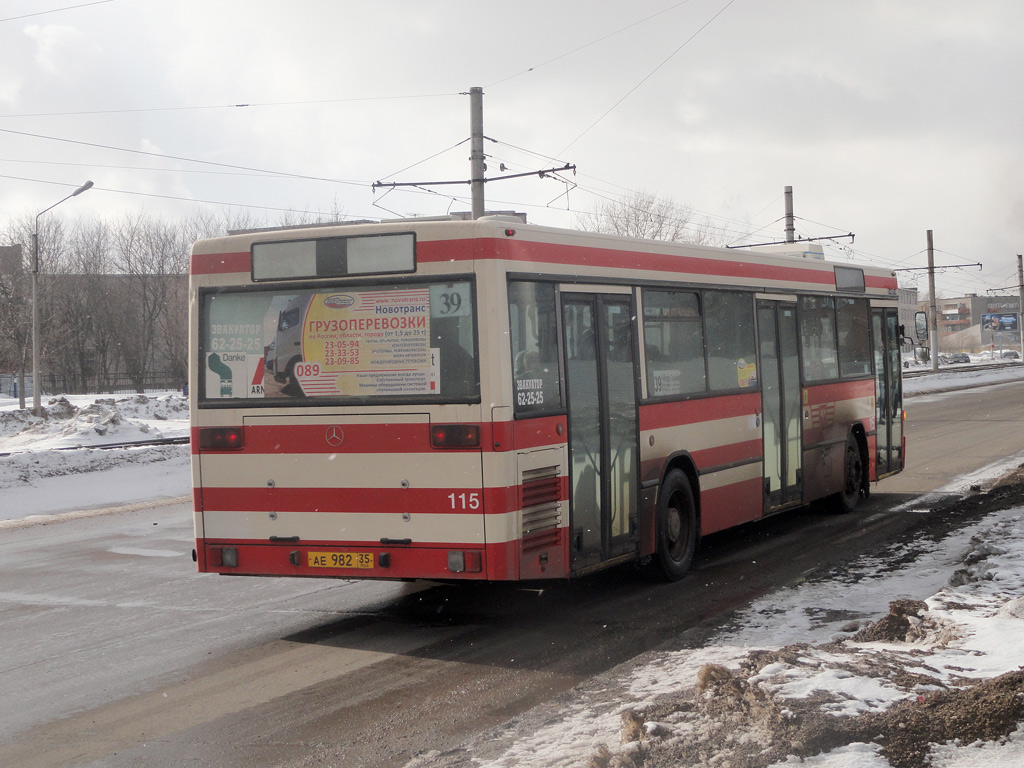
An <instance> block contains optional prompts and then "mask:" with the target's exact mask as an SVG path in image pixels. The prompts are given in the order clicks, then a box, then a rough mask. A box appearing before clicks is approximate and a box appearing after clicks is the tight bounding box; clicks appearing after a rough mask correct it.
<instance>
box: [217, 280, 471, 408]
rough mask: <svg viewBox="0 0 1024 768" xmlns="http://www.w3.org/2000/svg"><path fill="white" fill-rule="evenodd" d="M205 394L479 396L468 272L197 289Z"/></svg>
mask: <svg viewBox="0 0 1024 768" xmlns="http://www.w3.org/2000/svg"><path fill="white" fill-rule="evenodd" d="M200 323H201V331H200V340H201V345H202V349H201V351H200V354H201V355H202V363H203V366H202V370H203V372H204V375H202V376H200V387H201V389H202V396H203V399H204V400H205V401H207V402H209V401H218V400H238V399H245V400H249V401H251V403H252V404H254V405H255V404H257V402H266V403H274V404H278V405H280V404H281V401H282V400H307V399H316V398H322V399H325V400H326V399H330V400H338V399H353V398H354V399H373V400H376V399H384V398H388V399H396V398H397V399H409V398H416V399H421V398H427V399H437V400H439V401H452V400H455V401H464V400H467V399H474V398H477V397H478V396H479V390H480V388H479V382H478V372H477V364H476V357H475V350H476V330H475V312H474V307H473V290H472V285H471V284H470V283H469V282H468V281H462V282H451V283H431V284H404V285H379V286H360V287H358V288H356V287H352V288H348V287H346V288H341V289H337V290H324V289H322V288H318V289H309V290H301V291H299V290H290V291H289V290H282V289H280V288H279V289H277V290H262V291H244V292H243V291H239V292H212V291H211V292H209V293H204V294H202V310H201V314H200Z"/></svg>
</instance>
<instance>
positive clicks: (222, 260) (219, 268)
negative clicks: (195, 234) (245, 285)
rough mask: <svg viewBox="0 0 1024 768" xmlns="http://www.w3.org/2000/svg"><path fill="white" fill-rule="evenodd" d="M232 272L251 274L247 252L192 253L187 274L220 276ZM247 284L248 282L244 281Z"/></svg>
mask: <svg viewBox="0 0 1024 768" xmlns="http://www.w3.org/2000/svg"><path fill="white" fill-rule="evenodd" d="M232 272H245V273H246V274H249V273H251V272H252V262H251V261H250V259H249V252H248V251H244V252H242V253H193V254H192V260H191V262H190V264H189V274H192V275H220V274H228V273H232ZM246 282H248V281H246Z"/></svg>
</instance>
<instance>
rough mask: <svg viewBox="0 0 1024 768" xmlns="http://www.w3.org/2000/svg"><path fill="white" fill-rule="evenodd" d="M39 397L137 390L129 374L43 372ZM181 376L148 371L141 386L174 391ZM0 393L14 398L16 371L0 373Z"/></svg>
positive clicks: (27, 386)
mask: <svg viewBox="0 0 1024 768" xmlns="http://www.w3.org/2000/svg"><path fill="white" fill-rule="evenodd" d="M40 381H41V382H42V389H41V390H40V391H41V393H42V396H43V397H52V396H54V395H93V394H95V395H130V394H134V393H135V392H137V391H138V389H137V387H136V385H135V382H134V380H133V377H131V376H128V374H112V375H109V376H103V377H96V378H86V379H85V380H84V381H83V380H82V379H80V378H78V377H70V376H59V375H56V374H44V375H42V376H41V377H40ZM185 383H186V382H185V379H184V377H183V376H181V375H180V374H175V373H169V372H159V373H150V374H147V375H146V376H144V377H143V378H142V389H143V390H144V391H145V392H154V391H164V390H169V389H170V390H178V391H183V390H184V387H185ZM0 394H2V395H7V396H8V397H18V377H17V375H16V374H6V373H4V374H0ZM25 397H32V377H31V376H26V377H25Z"/></svg>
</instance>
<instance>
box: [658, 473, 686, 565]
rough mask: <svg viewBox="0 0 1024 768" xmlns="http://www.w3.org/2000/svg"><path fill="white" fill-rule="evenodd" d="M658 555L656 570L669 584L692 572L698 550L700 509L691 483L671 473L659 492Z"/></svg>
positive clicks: (680, 475)
mask: <svg viewBox="0 0 1024 768" xmlns="http://www.w3.org/2000/svg"><path fill="white" fill-rule="evenodd" d="M655 524H656V526H657V530H656V537H657V552H656V553H655V557H654V563H652V565H653V566H656V568H657V571H656V572H657V573H658V574H659V575H660V576H662V577H663V578H665V579H667V580H669V581H678V580H679V579H681V578H683V576H685V575H686V572H687V571H688V570H690V564H691V563H692V562H693V555H694V553H695V552H696V550H697V505H696V503H695V502H694V498H693V486H691V485H690V479H689V478H688V477H687V476H686V474H685V473H684V472H683V471H682V470H679V469H673V470H671V471H670V472H669V473H668V474H667V475H666V476H665V481H664V482H663V483H662V485H661V490H660V491H659V492H658V511H657V519H656V522H655Z"/></svg>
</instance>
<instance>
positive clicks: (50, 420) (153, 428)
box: [0, 394, 188, 452]
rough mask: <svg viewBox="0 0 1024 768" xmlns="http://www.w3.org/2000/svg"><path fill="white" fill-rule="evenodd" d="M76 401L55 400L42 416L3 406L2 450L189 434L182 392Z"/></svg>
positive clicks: (0, 425)
mask: <svg viewBox="0 0 1024 768" xmlns="http://www.w3.org/2000/svg"><path fill="white" fill-rule="evenodd" d="M83 400H84V398H76V401H77V404H76V403H75V402H72V401H71V400H69V399H68V398H67V397H56V398H53V399H51V400H50V401H49V402H48V403H46V405H45V406H44V407H43V411H44V415H43V416H39V417H37V416H33V415H32V414H31V412H30V411H28V410H14V409H6V410H0V452H13V451H19V450H52V449H54V448H69V447H87V446H93V445H104V444H109V443H129V442H139V441H144V440H157V439H162V438H165V437H180V436H185V435H187V434H188V401H187V400H186V399H185V398H184V397H183V396H181V395H177V394H174V395H170V394H168V395H164V396H161V397H149V396H147V395H133V396H131V397H124V398H120V399H118V398H114V397H106V398H104V397H100V398H96V397H95V396H92V398H91V400H92V401H91V402H88V403H85V402H82V401H83Z"/></svg>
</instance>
